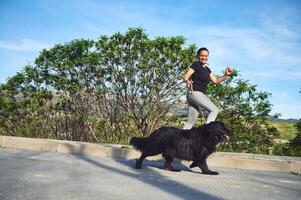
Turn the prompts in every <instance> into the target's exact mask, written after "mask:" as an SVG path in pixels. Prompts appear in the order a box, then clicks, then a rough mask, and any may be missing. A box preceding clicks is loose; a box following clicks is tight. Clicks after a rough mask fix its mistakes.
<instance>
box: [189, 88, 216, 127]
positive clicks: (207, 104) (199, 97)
mask: <svg viewBox="0 0 301 200" xmlns="http://www.w3.org/2000/svg"><path fill="white" fill-rule="evenodd" d="M187 102H188V118H187V122H186V124H185V125H184V127H183V129H191V128H192V126H193V125H194V124H195V122H196V120H197V118H198V115H199V110H200V107H202V108H204V109H205V110H207V111H208V112H209V115H208V117H207V120H206V124H208V123H210V122H212V121H214V120H215V119H216V117H217V114H218V108H217V107H216V105H214V103H212V102H211V101H210V99H209V98H208V97H207V96H206V95H205V94H204V93H202V92H200V91H189V92H188V94H187Z"/></svg>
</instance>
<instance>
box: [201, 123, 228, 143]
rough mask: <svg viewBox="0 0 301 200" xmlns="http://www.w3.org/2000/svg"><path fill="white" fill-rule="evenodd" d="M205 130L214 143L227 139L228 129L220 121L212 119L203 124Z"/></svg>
mask: <svg viewBox="0 0 301 200" xmlns="http://www.w3.org/2000/svg"><path fill="white" fill-rule="evenodd" d="M205 131H206V132H207V134H209V137H210V139H211V140H212V141H213V142H214V143H215V144H217V143H219V142H223V141H225V140H228V139H229V137H230V131H229V129H227V128H226V126H225V124H224V123H223V122H221V121H213V122H210V123H209V124H205Z"/></svg>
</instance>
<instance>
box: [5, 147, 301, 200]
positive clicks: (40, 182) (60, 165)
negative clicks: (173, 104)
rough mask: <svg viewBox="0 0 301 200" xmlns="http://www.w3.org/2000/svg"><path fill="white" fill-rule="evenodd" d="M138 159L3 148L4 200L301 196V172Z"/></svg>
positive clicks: (190, 199)
mask: <svg viewBox="0 0 301 200" xmlns="http://www.w3.org/2000/svg"><path fill="white" fill-rule="evenodd" d="M133 165H134V160H118V159H111V158H100V157H91V156H82V155H71V154H59V153H48V152H34V151H25V150H16V149H3V148H0V199H1V200H35V199H41V200H50V199H55V200H59V199H62V200H69V199H70V200H71V199H72V200H77V199H97V200H99V199H108V200H117V199H120V200H127V199H129V200H136V199H137V200H139V199H142V200H153V199H160V200H165V199H166V200H167V199H168V200H171V199H172V200H177V199H187V200H194V199H196V200H201V199H206V200H215V199H237V200H241V199H244V200H247V199H250V200H251V199H252V200H256V199H258V200H259V199H272V200H276V199H285V200H292V199H294V200H295V199H301V176H300V175H298V176H297V175H293V174H289V173H279V172H265V171H252V170H238V169H227V168H212V169H213V170H217V171H219V172H220V175H218V176H208V175H202V174H200V170H198V169H196V170H194V172H191V171H189V169H188V168H187V167H186V166H184V165H181V164H177V167H180V168H181V169H183V171H182V172H178V173H176V172H168V171H165V170H163V169H161V168H160V167H161V165H162V163H161V162H159V161H156V162H155V161H148V162H145V163H144V166H143V169H142V170H136V169H134V168H133Z"/></svg>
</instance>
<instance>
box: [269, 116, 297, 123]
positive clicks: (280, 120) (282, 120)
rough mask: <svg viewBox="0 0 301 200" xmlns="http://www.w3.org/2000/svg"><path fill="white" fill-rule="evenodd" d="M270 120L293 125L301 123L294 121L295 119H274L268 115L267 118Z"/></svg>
mask: <svg viewBox="0 0 301 200" xmlns="http://www.w3.org/2000/svg"><path fill="white" fill-rule="evenodd" d="M266 118H267V119H268V120H271V121H274V122H291V123H297V122H299V121H300V119H294V118H289V119H281V118H276V119H274V117H273V116H271V115H268V116H267V117H266Z"/></svg>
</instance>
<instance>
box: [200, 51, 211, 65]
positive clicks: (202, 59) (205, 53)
mask: <svg viewBox="0 0 301 200" xmlns="http://www.w3.org/2000/svg"><path fill="white" fill-rule="evenodd" d="M208 56H209V53H208V51H205V50H204V51H201V52H200V54H199V61H200V63H201V64H202V65H205V64H207V62H208Z"/></svg>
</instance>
